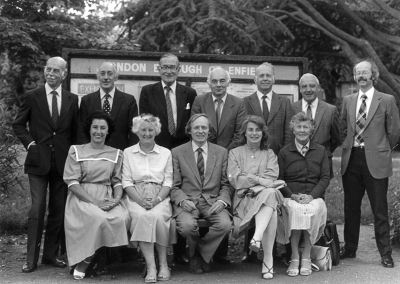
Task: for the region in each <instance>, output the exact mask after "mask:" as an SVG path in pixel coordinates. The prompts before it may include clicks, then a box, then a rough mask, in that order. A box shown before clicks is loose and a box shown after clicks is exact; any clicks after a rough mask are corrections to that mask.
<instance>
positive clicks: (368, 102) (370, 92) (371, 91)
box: [353, 87, 375, 147]
mask: <svg viewBox="0 0 400 284" xmlns="http://www.w3.org/2000/svg"><path fill="white" fill-rule="evenodd" d="M374 92H375V88H374V87H372V88H371V89H369V90H368V91H367V92H366V93H365V95H366V96H367V99H366V100H365V104H366V105H367V107H366V109H365V112H366V114H367V117H368V111H369V108H370V106H371V102H372V97H373V96H374ZM363 94H364V93H363V92H362V91H361V90H360V91H359V92H358V96H357V106H356V121H357V117H358V111H359V110H360V107H361V103H362V98H361V96H362V95H363ZM364 145H365V144H364V142H363V143H361V144H358V143H357V141H356V139H354V142H353V146H354V147H359V146H364Z"/></svg>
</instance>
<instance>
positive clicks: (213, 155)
mask: <svg viewBox="0 0 400 284" xmlns="http://www.w3.org/2000/svg"><path fill="white" fill-rule="evenodd" d="M216 161H217V152H216V149H215V148H214V145H213V144H211V143H208V154H207V166H206V173H205V175H204V184H203V187H205V185H206V184H207V182H208V181H209V180H210V178H211V176H212V173H213V171H214V167H215V162H216Z"/></svg>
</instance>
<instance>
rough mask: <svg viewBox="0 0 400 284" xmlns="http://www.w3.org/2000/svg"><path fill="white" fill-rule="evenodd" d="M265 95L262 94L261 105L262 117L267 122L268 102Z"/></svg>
mask: <svg viewBox="0 0 400 284" xmlns="http://www.w3.org/2000/svg"><path fill="white" fill-rule="evenodd" d="M267 98H268V97H267V95H264V96H262V100H263V102H262V105H263V117H264V121H265V124H267V123H268V116H269V110H268V104H267Z"/></svg>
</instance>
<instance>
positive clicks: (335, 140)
mask: <svg viewBox="0 0 400 284" xmlns="http://www.w3.org/2000/svg"><path fill="white" fill-rule="evenodd" d="M334 108H335V110H334V113H333V115H332V122H331V123H332V125H331V134H330V135H331V139H330V149H331V153H333V152H334V151H335V150H336V148H337V147H338V146H339V145H340V125H339V112H338V110H337V107H335V106H334Z"/></svg>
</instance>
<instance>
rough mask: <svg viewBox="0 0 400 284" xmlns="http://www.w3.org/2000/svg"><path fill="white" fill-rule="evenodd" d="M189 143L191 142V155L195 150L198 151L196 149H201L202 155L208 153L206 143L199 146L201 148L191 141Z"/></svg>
mask: <svg viewBox="0 0 400 284" xmlns="http://www.w3.org/2000/svg"><path fill="white" fill-rule="evenodd" d="M191 142H192V149H193V153H196V151H197V149H198V148H201V149H203V152H204V154H205V155H207V152H208V142H206V143H204V145H203V146H201V147H199V146H197V144H196V143H194V142H193V140H192V141H191Z"/></svg>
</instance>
